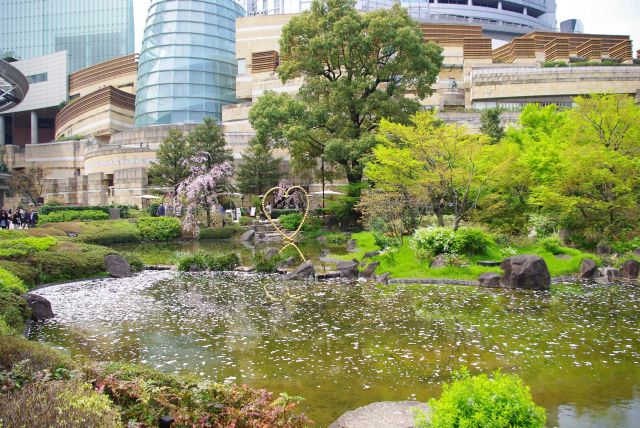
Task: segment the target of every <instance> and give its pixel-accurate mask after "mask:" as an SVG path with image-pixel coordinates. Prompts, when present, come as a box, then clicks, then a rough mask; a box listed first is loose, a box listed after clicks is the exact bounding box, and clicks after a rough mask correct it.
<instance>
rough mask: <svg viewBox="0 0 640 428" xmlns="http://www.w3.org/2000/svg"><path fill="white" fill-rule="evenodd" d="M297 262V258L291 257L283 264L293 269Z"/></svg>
mask: <svg viewBox="0 0 640 428" xmlns="http://www.w3.org/2000/svg"><path fill="white" fill-rule="evenodd" d="M295 262H296V258H295V257H289V258H288V259H286V260H285V261H283V262H282V265H283V266H287V267H291V266H293V265H294V264H295Z"/></svg>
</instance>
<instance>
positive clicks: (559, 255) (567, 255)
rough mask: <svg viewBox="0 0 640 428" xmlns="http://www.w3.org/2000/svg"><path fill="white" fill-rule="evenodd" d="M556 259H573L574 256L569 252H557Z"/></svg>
mask: <svg viewBox="0 0 640 428" xmlns="http://www.w3.org/2000/svg"><path fill="white" fill-rule="evenodd" d="M555 257H556V259H559V260H571V259H572V257H571V256H570V255H569V254H556V256H555Z"/></svg>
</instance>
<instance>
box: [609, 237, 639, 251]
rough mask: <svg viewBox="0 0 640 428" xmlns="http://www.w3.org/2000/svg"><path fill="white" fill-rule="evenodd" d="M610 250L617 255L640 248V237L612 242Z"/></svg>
mask: <svg viewBox="0 0 640 428" xmlns="http://www.w3.org/2000/svg"><path fill="white" fill-rule="evenodd" d="M611 248H612V249H613V251H615V252H616V253H618V254H624V253H629V252H631V251H633V250H635V249H636V248H640V236H636V237H635V238H633V239H630V240H628V241H618V242H614V243H613V244H612V245H611Z"/></svg>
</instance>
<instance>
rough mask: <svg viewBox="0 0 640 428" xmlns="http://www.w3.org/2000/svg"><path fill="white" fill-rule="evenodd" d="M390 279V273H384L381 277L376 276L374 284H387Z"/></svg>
mask: <svg viewBox="0 0 640 428" xmlns="http://www.w3.org/2000/svg"><path fill="white" fill-rule="evenodd" d="M390 278H391V272H385V273H383V274H381V275H378V276H376V282H377V283H378V284H383V285H384V284H388V283H389V279H390Z"/></svg>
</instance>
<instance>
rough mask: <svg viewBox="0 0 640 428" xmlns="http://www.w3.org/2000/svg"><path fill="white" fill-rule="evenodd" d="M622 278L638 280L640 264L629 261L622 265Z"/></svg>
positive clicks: (635, 261)
mask: <svg viewBox="0 0 640 428" xmlns="http://www.w3.org/2000/svg"><path fill="white" fill-rule="evenodd" d="M621 270H622V277H623V278H624V279H638V274H640V262H638V261H637V260H633V259H631V260H627V261H626V262H624V263H622V266H621Z"/></svg>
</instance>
